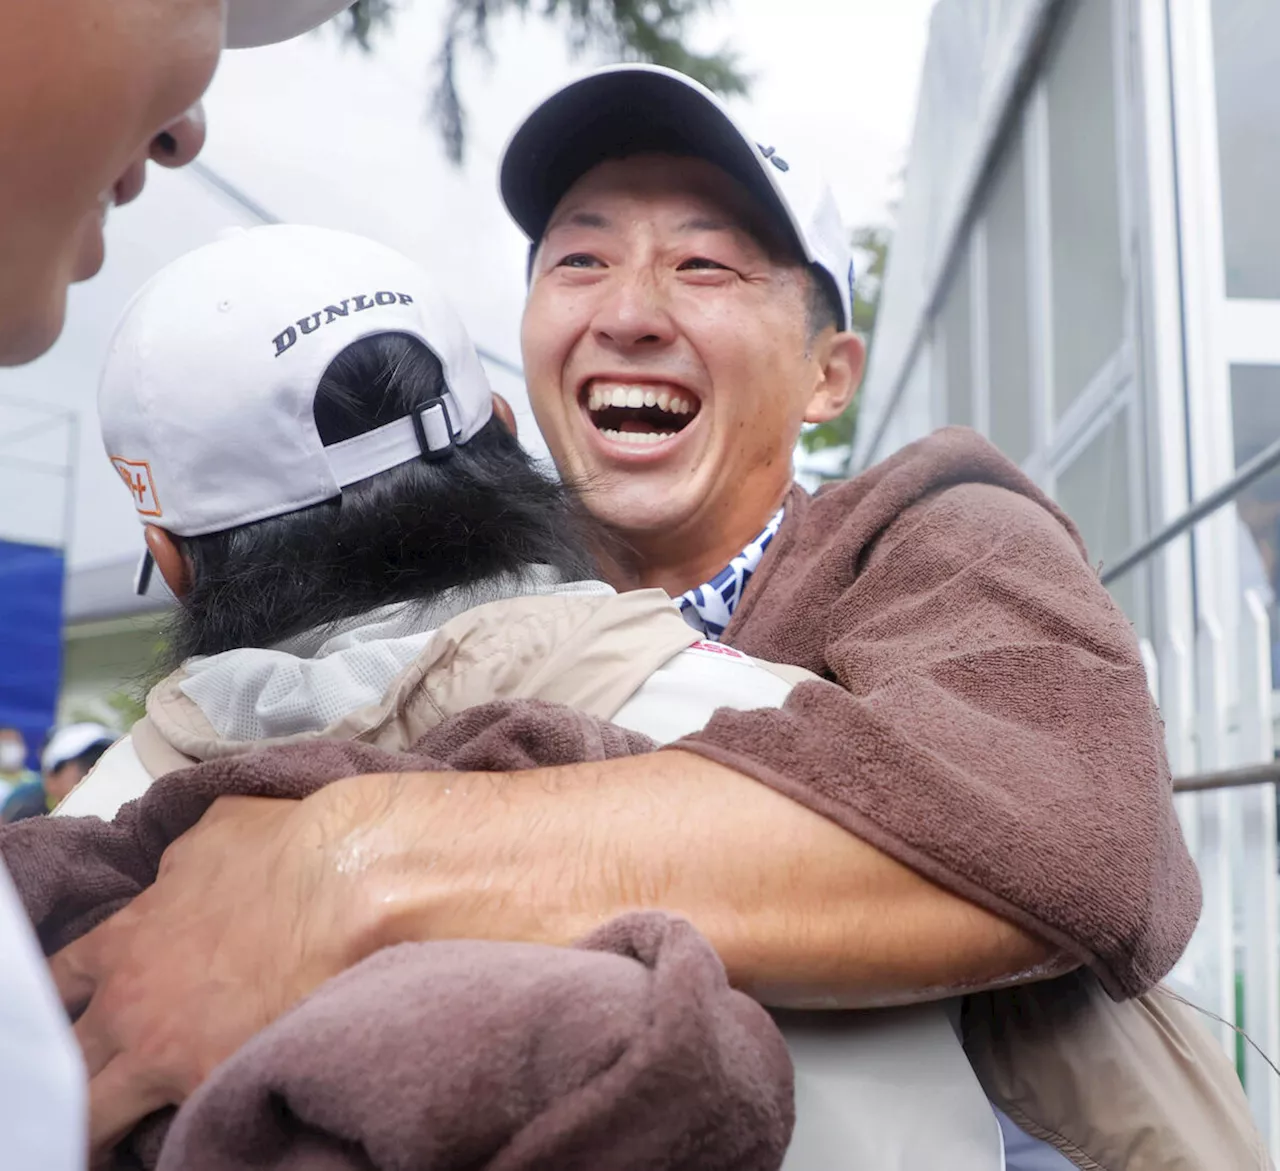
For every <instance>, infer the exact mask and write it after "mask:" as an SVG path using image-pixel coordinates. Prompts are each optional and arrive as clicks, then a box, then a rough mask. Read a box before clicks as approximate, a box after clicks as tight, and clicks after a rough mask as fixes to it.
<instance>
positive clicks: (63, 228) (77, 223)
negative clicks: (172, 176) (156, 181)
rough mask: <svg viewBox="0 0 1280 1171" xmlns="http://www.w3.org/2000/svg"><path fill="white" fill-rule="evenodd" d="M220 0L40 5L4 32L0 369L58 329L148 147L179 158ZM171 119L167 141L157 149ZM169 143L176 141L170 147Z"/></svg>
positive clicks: (195, 132)
mask: <svg viewBox="0 0 1280 1171" xmlns="http://www.w3.org/2000/svg"><path fill="white" fill-rule="evenodd" d="M223 23H224V14H223V0H110V2H109V3H107V2H104V0H39V2H38V3H26V4H17V5H9V6H8V7H7V10H6V12H5V16H4V31H3V34H0V175H2V176H3V182H0V366H2V365H6V364H14V363H17V362H22V361H26V360H29V359H31V358H34V357H36V356H37V355H39V354H40V353H42V352H43V351H44V350H45V349H47V348H48V347H49V346H50V345H51V344H52V343H53V341H54V340H55V339H56V338H57V335H58V333H59V332H60V330H61V328H62V320H63V316H64V313H65V302H66V293H67V287H68V285H70V284H71V283H72V282H74V281H79V280H86V279H87V278H89V277H91V276H93V275H94V274H95V273H96V272H97V271H98V269H99V268H100V267H101V265H102V259H103V243H102V228H103V221H104V219H105V216H106V212H107V210H108V209H109V208H110V206H111V205H112V204H113V203H116V202H119V203H123V202H127V201H128V200H130V199H132V198H134V197H135V196H136V195H137V194H138V192H139V191H140V190H141V188H142V183H143V172H144V168H145V164H146V160H147V157H148V155H149V154H152V153H154V155H155V157H156V159H157V161H160V162H165V163H168V164H170V165H179V164H181V163H183V162H186V161H189V160H190V158H191V157H193V156H194V154H195V152H196V151H198V150H199V147H200V143H201V141H202V131H201V129H200V128H199V127H197V126H193V125H192V124H191V123H189V122H186V121H183V120H182V119H183V115H184V114H185V113H186V112H187V111H188V110H189V109H190V108H191V107H192V106H194V105H195V103H196V102H197V101H198V100H199V98H200V95H201V94H202V93H203V92H204V90H205V88H206V87H207V86H208V84H209V81H210V79H211V78H212V76H213V70H214V67H215V65H216V63H217V59H218V54H219V52H220V50H221V47H222V37H223ZM166 128H171V131H172V132H171V136H170V137H169V138H166V139H163V140H162V143H163V146H161V147H156V148H154V150H153V140H155V139H156V136H157V135H158V134H160V133H161V132H162V131H164V130H166ZM164 146H171V147H172V149H171V150H170V151H169V152H168V156H169V157H166V152H165V150H164V148H163V147H164Z"/></svg>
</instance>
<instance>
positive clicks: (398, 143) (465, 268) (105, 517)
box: [0, 0, 932, 566]
mask: <svg viewBox="0 0 1280 1171" xmlns="http://www.w3.org/2000/svg"><path fill="white" fill-rule="evenodd" d="M404 7H405V9H406V11H404V12H403V13H402V14H401V16H400V19H399V21H398V23H397V25H396V29H395V33H394V35H393V36H391V37H384V38H382V39H381V41H380V42H379V45H378V48H377V51H376V53H375V54H373V55H372V56H369V57H365V56H363V55H361V54H359V53H358V52H355V51H353V50H351V49H349V48H346V47H343V46H341V45H339V44H338V43H337V42H336V39H335V38H334V37H333V36H332V35H329V34H328V33H325V32H321V33H318V34H316V35H314V36H312V37H308V38H305V39H303V40H302V41H299V42H294V43H292V44H289V45H284V46H278V47H276V48H272V49H266V50H258V51H253V52H246V53H233V54H228V55H227V56H226V57H225V58H224V63H223V65H222V67H221V69H220V71H219V74H218V76H217V78H216V79H215V81H214V84H213V87H212V89H211V91H210V93H209V96H208V98H207V102H206V104H207V109H208V112H209V119H210V133H209V145H208V148H207V151H206V153H205V155H204V159H205V161H206V162H207V163H208V164H209V165H210V166H211V167H213V168H215V169H216V170H217V171H218V172H220V173H221V174H223V175H225V176H226V177H227V178H228V179H229V180H231V181H232V182H233V183H235V184H236V185H237V186H238V187H240V188H242V189H243V190H244V191H245V192H246V193H248V194H249V195H250V196H252V198H254V199H255V200H257V201H258V202H260V203H261V204H263V205H264V206H265V207H267V208H269V209H270V210H271V211H272V212H273V213H274V214H276V215H277V216H279V217H281V218H283V219H287V220H296V221H298V222H305V223H315V224H323V225H326V226H329V227H335V228H344V229H347V230H350V231H356V232H361V233H364V234H366V235H369V236H373V237H376V238H378V239H381V240H383V241H384V242H386V243H388V244H390V245H392V246H393V247H396V248H399V249H400V250H402V251H403V252H405V253H407V254H408V255H409V256H411V257H413V258H414V259H416V260H417V261H419V262H420V263H422V264H423V265H424V266H425V267H426V268H427V269H428V270H429V271H431V272H433V273H435V274H437V275H438V276H439V278H440V280H441V283H442V286H443V287H444V289H445V290H446V291H447V292H448V293H449V294H450V295H451V296H452V298H453V299H454V301H455V303H456V304H457V306H458V308H459V310H460V312H461V313H462V316H463V319H464V320H465V321H466V323H467V325H468V327H469V328H470V330H471V331H472V334H473V336H474V337H475V339H476V341H477V343H478V344H479V345H481V346H482V347H485V348H487V349H489V350H491V351H494V352H496V353H498V354H501V355H503V356H505V357H507V358H510V359H511V360H513V361H518V359H519V344H518V336H519V316H520V306H521V298H522V293H523V283H524V271H523V266H524V254H525V247H524V242H523V238H522V237H521V235H520V233H519V232H518V231H517V230H516V229H515V227H514V226H512V225H511V224H510V223H509V222H508V220H507V219H506V216H505V214H504V212H503V210H502V208H501V205H500V203H499V200H498V196H497V184H496V169H497V162H498V158H499V155H500V153H501V150H502V146H503V144H504V142H505V141H506V138H507V136H508V135H509V134H510V132H511V131H512V130H513V129H514V127H515V124H516V122H517V121H518V119H519V117H520V116H521V114H522V113H523V112H525V111H526V110H527V109H529V108H530V107H531V106H532V105H533V104H534V103H535V102H536V101H537V100H538V99H539V98H540V97H542V96H544V95H545V94H546V93H547V92H549V91H550V90H551V89H552V88H554V87H555V86H556V85H557V84H558V83H559V82H561V81H562V80H564V79H566V78H568V77H569V76H571V75H572V73H573V72H575V71H579V70H581V69H583V68H585V67H586V66H588V65H589V64H591V63H593V60H594V59H583V60H580V61H576V62H575V61H571V60H570V59H569V57H568V55H567V54H566V52H565V50H564V48H563V41H562V38H560V37H559V35H558V34H557V32H556V31H555V29H554V28H552V27H550V26H548V25H546V24H545V23H544V22H542V21H540V20H537V19H529V20H526V21H521V20H520V19H519V18H510V19H506V20H503V21H502V22H500V23H499V24H498V26H497V27H496V29H495V37H494V41H495V45H494V47H495V54H494V59H493V61H492V62H485V61H483V60H477V59H475V58H473V57H468V58H466V60H465V61H464V64H463V67H462V70H461V78H462V87H463V97H464V100H465V103H466V106H467V111H468V114H469V118H470V120H469V142H468V158H467V162H466V165H465V166H464V167H463V168H462V169H457V168H454V167H453V166H451V165H450V164H449V163H448V162H447V161H446V160H445V158H444V155H443V152H442V150H441V149H440V146H439V142H438V137H437V134H436V132H435V130H434V128H433V127H432V126H431V125H430V124H429V123H428V122H427V121H426V119H425V116H424V115H425V107H426V93H427V80H426V74H427V67H428V63H429V61H430V58H431V56H432V54H433V52H434V50H435V47H436V44H437V38H438V34H439V18H440V13H441V11H442V7H443V6H442V4H441V3H440V2H439V0H405V3H404ZM931 7H932V0H892V3H889V2H887V0H839V2H836V0H788V2H786V3H781V2H779V0H726V2H725V3H723V4H722V5H721V6H720V8H719V10H718V11H717V13H716V14H714V15H713V16H711V17H708V18H707V19H706V20H705V21H704V22H703V23H702V25H701V26H700V27H699V29H698V31H697V34H696V38H697V41H698V43H699V45H700V47H714V46H717V45H719V44H721V43H724V42H726V41H728V42H730V43H731V44H732V45H733V46H734V47H735V48H736V49H737V50H738V51H739V53H740V54H741V58H742V62H743V65H744V66H745V68H746V69H747V70H748V72H750V73H751V74H752V75H753V76H754V79H755V80H754V85H753V89H752V94H751V97H750V98H749V99H748V100H745V101H742V102H739V103H736V105H737V106H738V113H739V114H740V115H741V118H742V120H743V121H744V122H745V123H746V124H747V125H748V126H750V127H751V128H752V129H753V130H754V131H755V132H756V134H757V137H759V138H760V139H761V140H765V139H767V140H768V141H769V142H771V143H773V144H775V145H776V146H777V147H778V149H779V151H780V152H782V153H784V154H785V153H787V152H788V151H789V152H791V153H793V154H796V153H802V154H804V155H808V156H815V155H816V156H818V157H820V158H821V160H822V163H823V167H824V169H825V171H826V172H827V175H828V177H829V179H830V180H831V183H832V186H833V188H834V190H835V193H836V198H837V201H838V202H839V204H840V206H841V210H842V211H843V213H844V215H845V218H846V220H847V222H848V223H849V224H850V225H851V226H854V225H859V224H867V223H876V222H883V221H885V220H886V219H888V218H889V217H890V215H891V212H890V207H891V204H892V201H893V198H894V194H895V191H896V187H897V178H898V175H899V173H900V171H901V169H902V166H903V163H904V161H905V158H906V152H907V146H908V142H909V138H910V132H911V123H912V118H913V115H914V107H915V93H916V86H917V82H918V78H919V71H920V65H921V62H922V60H923V57H924V47H925V40H926V35H927V25H928V14H929V10H930V9H931ZM250 222H252V221H251V219H250V218H249V217H248V216H247V215H245V214H244V213H243V212H242V211H240V210H239V209H237V208H236V207H235V206H234V205H233V204H232V203H230V202H229V201H228V200H226V199H225V198H224V197H223V196H221V195H220V194H218V193H216V192H214V191H212V190H211V189H209V188H208V187H207V186H206V185H205V184H204V182H203V181H202V180H200V179H198V178H196V177H194V176H191V175H171V174H159V175H157V174H154V173H153V175H152V178H151V181H150V183H149V184H148V189H147V191H146V192H145V194H144V195H143V197H142V199H140V200H139V201H138V203H137V204H135V205H134V206H132V207H130V208H126V209H123V210H121V211H119V212H117V213H116V214H115V215H114V217H113V219H112V222H111V224H110V225H109V230H108V262H107V266H106V269H105V270H104V272H103V274H102V276H101V277H100V278H99V279H98V281H96V282H94V283H93V284H91V285H89V286H85V287H81V288H78V289H76V290H74V292H73V295H72V299H71V305H70V313H69V323H68V328H67V331H66V333H65V334H64V337H63V340H62V341H61V342H59V344H58V346H57V347H55V349H54V351H53V352H52V353H50V354H49V355H48V356H47V357H45V358H43V359H41V360H40V361H39V362H37V363H35V364H33V365H31V366H29V367H24V368H23V369H20V370H15V371H3V370H0V536H5V537H10V538H16V539H27V540H39V541H46V542H50V543H55V542H58V541H59V540H60V537H61V534H62V532H63V531H64V529H65V528H66V527H67V526H66V524H65V522H64V517H70V519H71V526H70V527H71V538H70V549H71V563H72V565H73V566H75V565H88V564H93V563H97V562H101V561H105V560H112V559H115V558H118V557H121V556H126V555H131V554H132V553H133V552H134V551H136V550H137V549H138V548H139V547H140V534H139V531H138V526H137V521H136V519H135V518H134V514H133V509H132V506H131V503H130V500H129V496H128V494H127V492H125V491H124V490H123V489H122V488H121V486H120V485H119V482H118V481H117V480H116V479H115V478H114V476H115V473H114V472H112V471H111V469H110V466H109V464H108V463H107V461H106V458H105V457H104V455H103V453H102V448H101V444H100V441H99V438H98V430H97V417H96V413H95V411H94V398H95V394H96V377H97V370H98V367H99V365H100V362H101V358H102V354H103V352H104V350H105V347H106V343H107V340H108V338H109V336H110V332H111V328H112V326H113V324H114V322H115V320H116V318H117V317H118V315H119V313H120V311H121V309H122V308H123V306H124V303H125V302H126V300H127V299H128V297H129V296H131V295H132V293H133V292H134V291H135V290H136V289H137V288H138V287H139V286H140V285H141V284H142V283H143V282H144V281H145V280H146V279H147V278H148V277H149V276H150V275H151V274H152V273H154V272H155V271H156V270H157V269H158V268H159V267H161V266H162V265H163V264H165V263H166V262H167V261H168V260H170V259H172V258H173V257H175V256H178V255H180V254H181V253H182V252H184V251H187V250H188V249H190V248H193V247H197V246H199V245H200V244H202V243H205V242H207V241H208V240H210V239H212V238H213V236H214V234H215V233H216V232H217V231H218V229H219V228H220V227H224V226H227V225H231V224H245V223H250ZM490 373H491V375H492V376H493V381H494V385H495V388H496V389H498V390H500V391H501V392H502V393H504V394H506V395H507V396H508V397H509V398H511V399H512V400H513V401H514V402H515V404H516V406H517V409H518V411H520V412H521V413H522V415H523V417H522V419H521V423H522V436H523V437H524V438H525V440H526V442H527V443H528V445H529V446H530V447H531V448H534V449H535V450H542V449H541V445H540V443H539V442H538V441H537V437H536V435H534V433H533V427H532V422H531V420H529V419H528V416H527V414H526V413H524V412H525V411H526V410H527V408H526V405H525V401H524V395H523V388H522V387H520V385H519V383H518V381H517V380H516V379H514V378H512V377H510V376H508V375H505V374H503V373H501V372H500V371H497V370H491V371H490ZM15 396H17V397H21V398H23V399H27V400H34V401H35V402H37V403H39V404H41V405H42V406H43V407H45V408H51V409H56V410H61V411H64V412H67V418H68V419H70V418H72V417H75V418H76V419H77V420H78V428H79V434H78V437H75V436H72V435H71V434H70V431H69V428H68V426H66V425H64V424H62V423H60V422H59V421H58V420H56V419H53V420H51V425H50V426H48V427H47V428H45V429H44V432H43V433H36V434H32V433H31V431H32V428H34V427H37V426H38V425H39V424H40V422H41V415H40V413H39V412H38V411H36V410H34V409H27V408H23V407H18V406H14V405H12V404H9V405H6V404H5V403H4V401H3V400H4V399H5V398H6V397H8V398H10V399H12V398H13V397H15ZM17 431H21V432H23V434H22V435H21V436H20V437H18V438H16V439H15V440H14V441H13V442H11V443H7V444H6V442H5V440H4V434H5V433H11V434H12V433H15V432H17ZM68 450H70V451H72V452H74V453H75V460H74V463H75V474H74V477H73V480H72V481H69V482H74V488H73V493H72V495H73V499H74V508H71V509H65V508H64V507H63V505H64V498H63V490H62V481H61V480H60V479H59V478H58V476H56V475H54V474H51V473H50V472H45V471H41V470H40V466H32V461H35V463H36V464H37V465H57V464H58V463H59V461H61V462H66V460H65V457H64V454H63V453H64V452H66V451H68ZM15 456H16V457H19V458H20V459H21V460H23V461H26V462H22V463H19V462H16V461H15V460H14V458H13V457H15Z"/></svg>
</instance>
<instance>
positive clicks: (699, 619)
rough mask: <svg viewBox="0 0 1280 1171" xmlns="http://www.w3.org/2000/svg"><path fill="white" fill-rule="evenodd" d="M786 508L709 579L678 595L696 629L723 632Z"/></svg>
mask: <svg viewBox="0 0 1280 1171" xmlns="http://www.w3.org/2000/svg"><path fill="white" fill-rule="evenodd" d="M785 511H786V508H785V507H783V508H780V509H778V511H777V512H775V513H774V514H773V517H772V519H771V520H770V521H769V523H768V524H767V525H765V526H764V528H763V529H761V530H760V532H759V534H757V536H756V537H755V539H754V540H751V541H748V542H747V545H746V547H745V548H744V549H743V550H742V552H741V553H739V554H738V555H737V556H736V557H735V558H734V559H733V560H732V561H730V562H729V564H728V565H726V566H725V567H724V568H723V569H722V570H721V571H720V572H719V573H717V574H716V575H715V577H713V578H712V579H711V580H710V581H709V582H706V583H704V584H703V585H700V586H695V587H694V588H693V589H691V590H686V591H685V592H684V593H683V594H681V595H680V596H679V597H678V598H677V599H676V604H677V605H678V606H679V607H680V612H681V613H682V614H683V615H684V620H685V621H686V622H687V623H688V624H689V625H690V626H692V627H693V628H694V630H697V631H700V632H701V633H702V636H703V637H704V638H707V639H710V640H711V641H713V642H718V641H719V640H720V636H721V635H722V634H724V630H725V627H726V626H728V625H729V619H730V618H732V617H733V612H734V611H735V610H736V609H737V608H738V603H739V602H740V601H741V600H742V595H743V592H744V591H745V590H746V588H747V583H748V582H749V581H750V580H751V575H752V574H753V573H755V571H756V570H757V569H758V568H759V567H760V559H761V558H762V557H763V556H764V551H765V550H766V549H767V548H768V547H769V543H770V542H771V541H772V540H773V538H774V537H775V536H777V533H778V527H779V526H780V525H781V524H782V514H783V513H784V512H785Z"/></svg>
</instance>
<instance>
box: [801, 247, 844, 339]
mask: <svg viewBox="0 0 1280 1171" xmlns="http://www.w3.org/2000/svg"><path fill="white" fill-rule="evenodd" d="M805 321H806V323H807V325H808V330H809V341H810V342H815V341H817V340H818V336H819V335H820V334H821V333H822V331H823V330H824V329H827V328H828V327H834V328H835V329H843V328H844V324H843V323H844V305H842V304H841V302H840V294H839V293H837V292H836V285H835V281H834V280H832V278H831V274H830V273H829V272H827V271H826V269H823V268H819V267H818V266H817V265H816V264H813V265H810V266H809V292H808V296H807V298H806V300H805Z"/></svg>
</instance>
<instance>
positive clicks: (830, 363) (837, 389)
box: [804, 330, 867, 423]
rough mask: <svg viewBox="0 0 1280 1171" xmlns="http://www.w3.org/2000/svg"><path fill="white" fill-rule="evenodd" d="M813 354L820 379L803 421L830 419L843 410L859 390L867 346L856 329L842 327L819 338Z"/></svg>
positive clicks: (827, 420)
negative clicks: (820, 371)
mask: <svg viewBox="0 0 1280 1171" xmlns="http://www.w3.org/2000/svg"><path fill="white" fill-rule="evenodd" d="M815 356H816V357H817V359H818V361H819V364H820V366H821V369H822V379H821V381H819V383H818V384H817V386H815V387H814V390H813V396H812V397H811V398H810V399H809V405H808V407H806V408H805V413H804V421H805V422H806V423H829V422H830V421H831V420H832V419H835V418H837V417H838V416H839V415H841V414H842V413H843V412H844V410H845V408H846V407H847V406H848V405H849V404H850V403H851V402H853V396H854V395H855V394H857V393H858V387H859V386H861V385H862V376H863V374H864V373H865V372H866V366H867V347H866V344H865V343H864V342H863V340H862V339H861V338H860V337H859V336H858V335H857V334H856V333H851V332H849V331H848V330H845V331H844V332H841V333H832V334H830V335H829V336H828V337H826V338H824V339H822V341H821V342H820V343H818V352H817V354H816V355H815Z"/></svg>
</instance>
